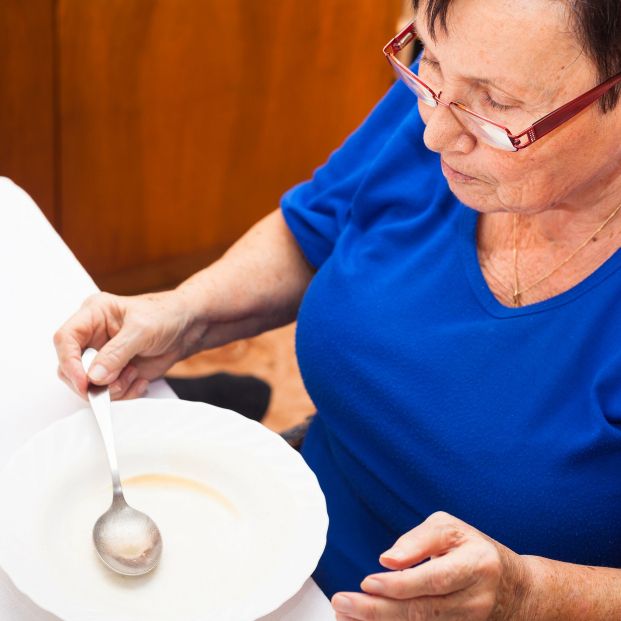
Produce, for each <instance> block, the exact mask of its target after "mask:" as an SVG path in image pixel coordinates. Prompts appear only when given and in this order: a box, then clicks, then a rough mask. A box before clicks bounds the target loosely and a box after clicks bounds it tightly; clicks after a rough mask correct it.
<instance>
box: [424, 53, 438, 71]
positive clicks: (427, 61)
mask: <svg viewBox="0 0 621 621" xmlns="http://www.w3.org/2000/svg"><path fill="white" fill-rule="evenodd" d="M420 62H421V63H422V64H423V65H426V66H427V67H431V68H432V69H434V70H436V71H438V70H439V69H440V63H439V62H438V61H437V60H431V58H427V57H426V56H421V58H420Z"/></svg>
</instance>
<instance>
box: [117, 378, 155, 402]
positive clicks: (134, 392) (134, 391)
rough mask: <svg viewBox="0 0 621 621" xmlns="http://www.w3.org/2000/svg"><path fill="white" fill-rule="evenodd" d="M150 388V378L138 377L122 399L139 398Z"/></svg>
mask: <svg viewBox="0 0 621 621" xmlns="http://www.w3.org/2000/svg"><path fill="white" fill-rule="evenodd" d="M148 388H149V380H146V379H144V378H138V379H137V380H135V381H134V382H133V383H132V385H131V386H130V387H129V388H128V389H127V391H126V392H125V394H124V395H123V396H122V397H121V399H124V400H125V399H137V398H138V397H142V396H143V395H144V394H145V392H147V390H148Z"/></svg>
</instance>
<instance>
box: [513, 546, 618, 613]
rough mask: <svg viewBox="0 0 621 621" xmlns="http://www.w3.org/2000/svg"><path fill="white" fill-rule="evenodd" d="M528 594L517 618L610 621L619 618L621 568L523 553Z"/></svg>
mask: <svg viewBox="0 0 621 621" xmlns="http://www.w3.org/2000/svg"><path fill="white" fill-rule="evenodd" d="M522 558H523V559H524V561H525V563H526V566H527V568H528V571H529V574H530V579H529V594H528V596H527V598H526V600H525V604H526V605H525V610H524V613H523V614H522V616H521V617H520V619H519V620H516V621H522V620H523V621H527V620H528V621H531V620H532V621H535V620H536V621H609V620H610V619H621V569H611V568H608V567H589V566H586V565H572V564H570V563H561V562H560V561H552V560H549V559H546V558H541V557H538V556H523V557H522Z"/></svg>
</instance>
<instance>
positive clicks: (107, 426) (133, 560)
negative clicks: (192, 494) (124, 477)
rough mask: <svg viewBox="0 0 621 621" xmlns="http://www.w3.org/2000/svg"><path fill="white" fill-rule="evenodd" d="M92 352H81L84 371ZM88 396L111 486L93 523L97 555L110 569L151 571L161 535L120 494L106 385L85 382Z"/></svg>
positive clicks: (157, 557) (137, 572) (158, 553)
mask: <svg viewBox="0 0 621 621" xmlns="http://www.w3.org/2000/svg"><path fill="white" fill-rule="evenodd" d="M96 355H97V350H95V349H93V348H88V349H87V350H86V351H85V352H84V353H83V354H82V366H83V367H84V370H85V371H86V372H87V373H88V369H89V368H90V366H91V363H92V362H93V360H94V358H95V356H96ZM88 400H89V402H90V404H91V409H92V410H93V414H95V418H96V419H97V424H98V425H99V430H100V431H101V436H102V438H103V441H104V445H105V447H106V453H107V455H108V463H109V465H110V472H111V473H112V489H113V496H112V504H111V505H110V508H109V509H108V510H107V511H106V512H105V513H104V514H103V515H102V516H101V517H100V518H99V519H98V520H97V522H95V526H94V527H93V542H94V543H95V548H96V549H97V553H98V554H99V557H100V558H101V560H102V561H103V562H104V563H105V564H106V565H107V566H108V567H109V568H110V569H112V570H114V571H116V572H117V573H119V574H123V575H125V576H140V575H142V574H146V573H147V572H149V571H151V570H152V569H153V568H154V567H155V566H156V565H157V563H158V562H159V560H160V556H161V554H162V537H161V535H160V531H159V529H158V528H157V526H156V524H155V522H154V521H153V520H152V519H151V518H150V517H149V516H148V515H145V514H144V513H142V512H140V511H136V509H132V507H130V506H129V505H128V504H127V502H126V501H125V497H124V496H123V489H122V487H121V479H120V477H119V467H118V464H117V460H116V451H115V449H114V435H113V431H112V417H111V415H110V392H109V391H108V387H107V386H95V385H94V384H89V386H88Z"/></svg>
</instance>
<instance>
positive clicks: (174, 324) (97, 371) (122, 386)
mask: <svg viewBox="0 0 621 621" xmlns="http://www.w3.org/2000/svg"><path fill="white" fill-rule="evenodd" d="M190 302H191V298H190V297H189V296H188V295H187V292H186V293H183V292H181V291H179V290H175V291H166V292H163V293H153V294H146V295H138V296H131V297H123V296H116V295H111V294H109V293H98V294H95V295H93V296H91V297H89V298H87V300H86V301H85V302H84V304H83V305H82V307H81V308H80V310H79V311H78V312H77V313H75V315H73V316H72V317H71V318H70V319H69V320H68V321H67V322H66V323H65V324H64V325H63V326H62V327H61V328H60V330H58V332H56V334H55V335H54V345H55V346H56V351H57V354H58V360H59V366H58V375H59V377H60V378H61V379H62V380H63V381H65V382H66V383H67V385H68V386H69V387H70V388H72V389H73V390H75V391H76V392H77V393H79V394H81V395H82V396H84V395H85V394H86V387H87V384H88V381H91V382H93V383H95V384H100V385H107V384H109V385H110V391H111V395H112V398H113V399H122V398H126V399H127V398H133V397H138V396H140V395H141V394H142V393H144V392H145V391H146V389H147V386H148V382H149V381H150V380H153V379H156V378H158V377H161V376H162V375H163V374H164V373H165V372H166V370H167V369H169V368H170V367H171V366H172V365H173V364H174V363H175V362H177V361H178V360H181V359H182V358H184V357H186V356H187V355H189V354H190V353H193V351H195V350H197V349H199V348H200V347H198V344H199V343H200V341H201V339H202V337H203V336H204V334H205V332H206V330H207V325H206V322H205V321H203V320H200V319H199V318H197V317H196V316H195V315H196V314H195V313H193V312H192V311H191V303H190ZM87 347H94V348H95V349H98V350H99V354H98V355H97V357H96V358H95V360H94V361H93V364H92V365H91V368H90V370H89V377H88V380H87V377H86V373H85V372H84V370H83V368H82V362H81V355H82V352H83V351H84V350H85V349H86V348H87Z"/></svg>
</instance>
